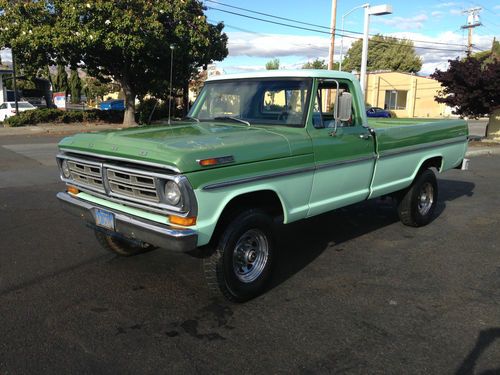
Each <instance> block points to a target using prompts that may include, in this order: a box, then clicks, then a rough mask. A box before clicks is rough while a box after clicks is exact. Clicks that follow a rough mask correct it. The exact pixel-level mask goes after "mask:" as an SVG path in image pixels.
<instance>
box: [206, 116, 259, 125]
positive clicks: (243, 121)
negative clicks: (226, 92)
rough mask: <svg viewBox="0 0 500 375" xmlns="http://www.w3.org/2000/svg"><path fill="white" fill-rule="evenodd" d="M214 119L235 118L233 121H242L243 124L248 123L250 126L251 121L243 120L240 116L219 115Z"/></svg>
mask: <svg viewBox="0 0 500 375" xmlns="http://www.w3.org/2000/svg"><path fill="white" fill-rule="evenodd" d="M214 120H233V121H237V122H242V123H243V124H247V125H248V126H250V123H249V122H248V121H246V120H242V119H240V118H238V117H233V116H219V117H214Z"/></svg>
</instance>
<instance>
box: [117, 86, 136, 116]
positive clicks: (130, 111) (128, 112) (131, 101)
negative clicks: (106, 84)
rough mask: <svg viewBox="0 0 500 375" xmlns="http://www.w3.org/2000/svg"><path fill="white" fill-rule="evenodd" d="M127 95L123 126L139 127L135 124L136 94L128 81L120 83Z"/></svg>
mask: <svg viewBox="0 0 500 375" xmlns="http://www.w3.org/2000/svg"><path fill="white" fill-rule="evenodd" d="M119 82H120V85H121V86H122V89H123V93H124V94H125V113H124V114H123V126H133V125H137V122H135V92H134V90H132V88H131V87H130V84H129V83H128V82H127V81H126V80H121V81H119Z"/></svg>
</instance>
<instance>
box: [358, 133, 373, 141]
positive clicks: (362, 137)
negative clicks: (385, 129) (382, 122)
mask: <svg viewBox="0 0 500 375" xmlns="http://www.w3.org/2000/svg"><path fill="white" fill-rule="evenodd" d="M371 136H372V135H371V134H370V133H364V134H360V135H359V138H360V139H365V140H367V139H370V137H371Z"/></svg>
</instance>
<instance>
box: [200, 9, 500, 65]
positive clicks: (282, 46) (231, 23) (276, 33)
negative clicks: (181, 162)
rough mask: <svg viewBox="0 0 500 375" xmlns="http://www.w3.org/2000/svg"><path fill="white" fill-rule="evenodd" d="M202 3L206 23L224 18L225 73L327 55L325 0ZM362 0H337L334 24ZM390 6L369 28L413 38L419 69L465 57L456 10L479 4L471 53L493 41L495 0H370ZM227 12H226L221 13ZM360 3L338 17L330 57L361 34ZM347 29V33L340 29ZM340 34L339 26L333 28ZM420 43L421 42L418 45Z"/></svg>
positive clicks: (498, 32) (461, 19)
mask: <svg viewBox="0 0 500 375" xmlns="http://www.w3.org/2000/svg"><path fill="white" fill-rule="evenodd" d="M203 3H204V5H205V6H206V7H208V9H207V11H206V15H207V19H208V21H209V22H210V23H217V22H221V21H222V22H224V24H225V28H224V31H225V32H226V34H227V36H228V49H229V55H228V57H226V58H225V59H224V61H222V62H217V63H216V65H217V67H219V68H222V69H223V70H224V71H225V72H226V73H236V72H245V71H253V70H262V69H264V67H265V64H266V62H267V61H269V60H270V59H272V58H278V59H279V60H280V66H281V67H283V68H285V69H293V68H300V67H301V66H302V65H303V64H304V63H306V62H307V61H313V60H314V59H316V58H319V59H324V60H327V58H328V47H329V40H330V37H329V35H328V34H327V33H328V28H329V26H330V19H331V7H332V0H306V1H304V0H301V1H299V0H286V1H285V0H276V1H272V0H271V1H269V0H253V1H241V0H203ZM363 4H364V3H363V1H362V0H361V1H359V2H353V1H346V0H337V17H336V23H337V25H336V27H337V29H341V22H342V16H343V15H345V14H346V13H348V12H349V11H350V10H351V9H353V8H355V7H357V6H360V5H363ZM379 4H389V5H392V8H393V13H392V14H390V15H384V16H371V18H370V29H369V33H370V34H377V33H380V34H383V35H387V36H395V37H398V38H407V39H412V40H415V41H419V42H415V43H414V44H415V47H416V52H417V54H418V55H420V56H421V57H422V59H423V66H422V70H421V71H420V72H419V74H421V75H427V74H430V73H432V72H434V70H435V69H436V68H437V69H446V68H447V61H448V60H449V59H454V58H456V57H462V56H464V55H465V52H464V51H465V49H466V44H467V30H464V29H462V28H461V26H462V25H465V24H466V23H467V15H466V14H463V11H464V10H466V9H469V8H473V7H481V8H482V10H481V11H480V12H479V16H480V22H481V23H482V25H481V26H479V27H476V28H474V29H473V44H474V50H473V51H474V52H479V51H480V50H487V49H490V48H491V43H492V40H493V37H495V36H496V38H497V40H498V39H500V1H494V0H480V3H477V2H474V1H463V2H458V1H444V2H438V1H430V0H418V1H404V0H393V1H387V2H383V0H382V1H377V2H373V3H370V6H375V5H379ZM234 7H238V8H244V9H247V10H251V11H255V12H261V13H267V14H269V15H272V16H278V17H283V18H289V19H293V20H297V21H300V22H305V23H309V24H313V25H318V26H319V27H313V26H308V25H304V24H297V23H293V22H290V21H287V20H282V19H277V18H273V17H269V16H264V15H261V14H256V13H250V12H247V11H244V10H241V9H236V8H234ZM228 12H232V13H233V14H231V13H228ZM363 12H364V11H363V9H361V8H360V9H357V10H354V11H352V12H351V13H350V14H349V15H347V16H345V17H344V30H346V31H345V32H344V34H345V35H346V37H344V38H343V43H342V42H341V39H342V38H341V37H340V36H337V37H336V38H335V57H334V61H337V62H338V61H339V60H340V47H341V43H342V44H343V51H344V55H345V52H346V51H347V49H348V48H349V46H350V44H351V43H352V42H353V41H355V40H356V38H359V37H360V36H361V35H360V34H357V33H362V32H363V14H364V13H363ZM234 13H238V14H243V15H246V16H250V17H255V18H261V19H266V20H271V21H273V22H279V23H283V24H288V25H294V26H299V27H303V28H310V29H316V30H320V31H321V32H315V31H309V30H303V29H297V28H293V27H288V26H284V25H277V24H272V23H267V22H263V21H260V20H257V19H252V18H248V17H242V16H240V15H237V14H234ZM347 30H348V31H347ZM338 32H339V33H341V32H340V31H338ZM419 47H422V48H419Z"/></svg>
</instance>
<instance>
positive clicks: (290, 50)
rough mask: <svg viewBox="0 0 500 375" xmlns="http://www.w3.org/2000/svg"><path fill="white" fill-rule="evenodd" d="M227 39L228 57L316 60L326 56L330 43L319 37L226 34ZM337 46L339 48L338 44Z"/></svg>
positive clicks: (325, 38) (326, 39)
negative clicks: (286, 57)
mask: <svg viewBox="0 0 500 375" xmlns="http://www.w3.org/2000/svg"><path fill="white" fill-rule="evenodd" d="M228 37H229V42H228V49H229V55H230V56H251V57H266V58H268V57H282V56H305V57H307V58H316V57H318V56H327V55H328V48H329V43H330V42H329V38H328V37H319V36H300V35H282V34H253V33H245V32H234V33H228ZM337 41H338V39H337ZM345 44H346V45H347V44H349V45H350V43H347V42H346V43H345ZM337 45H338V46H340V42H338V43H337Z"/></svg>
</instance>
